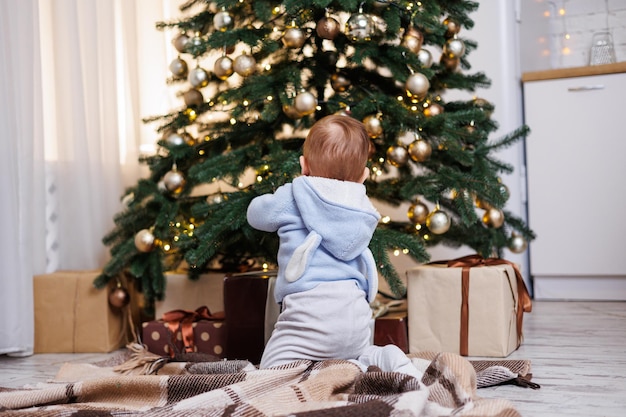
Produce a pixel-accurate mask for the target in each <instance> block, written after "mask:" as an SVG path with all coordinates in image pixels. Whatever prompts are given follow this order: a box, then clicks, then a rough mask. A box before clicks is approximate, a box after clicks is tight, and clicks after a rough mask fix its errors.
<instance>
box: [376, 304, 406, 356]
mask: <svg viewBox="0 0 626 417" xmlns="http://www.w3.org/2000/svg"><path fill="white" fill-rule="evenodd" d="M407 322H408V320H407V312H406V311H397V312H390V313H387V314H385V315H384V316H381V317H377V318H376V321H375V322H374V344H375V345H376V346H385V345H396V346H398V347H399V348H400V349H402V351H403V352H404V353H409V336H408V327H407Z"/></svg>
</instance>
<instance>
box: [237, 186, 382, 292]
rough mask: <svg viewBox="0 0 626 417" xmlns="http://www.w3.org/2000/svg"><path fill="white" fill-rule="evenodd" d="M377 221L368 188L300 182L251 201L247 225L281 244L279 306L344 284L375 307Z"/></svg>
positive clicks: (276, 289) (279, 251) (377, 217)
mask: <svg viewBox="0 0 626 417" xmlns="http://www.w3.org/2000/svg"><path fill="white" fill-rule="evenodd" d="M379 219H380V215H379V214H378V212H377V211H376V209H375V208H374V206H373V205H372V203H371V202H370V200H369V199H368V197H367V195H366V193H365V186H364V185H363V184H361V183H356V182H351V181H339V180H334V179H329V178H322V177H308V176H301V177H298V178H296V179H294V180H293V182H292V183H290V184H285V185H283V186H281V187H279V188H278V189H277V190H276V192H275V193H273V194H264V195H261V196H259V197H256V198H255V199H254V200H252V202H251V203H250V206H249V207H248V223H250V225H251V226H252V227H254V228H255V229H258V230H263V231H266V232H278V236H279V238H280V248H279V250H278V278H277V280H276V287H275V292H274V296H275V298H276V302H279V303H280V302H281V301H282V299H283V297H285V296H286V295H288V294H292V293H295V292H300V291H306V290H310V289H312V288H314V287H316V286H317V285H318V284H320V283H322V282H330V281H340V280H354V281H355V282H356V284H357V285H358V287H359V288H361V289H362V290H363V291H365V294H366V297H367V300H368V302H371V301H373V300H374V297H375V296H376V293H377V291H378V273H377V271H376V263H375V261H374V257H373V256H372V253H371V251H370V250H369V248H368V245H369V243H370V240H371V239H372V234H373V233H374V230H375V229H376V225H377V224H378V220H379Z"/></svg>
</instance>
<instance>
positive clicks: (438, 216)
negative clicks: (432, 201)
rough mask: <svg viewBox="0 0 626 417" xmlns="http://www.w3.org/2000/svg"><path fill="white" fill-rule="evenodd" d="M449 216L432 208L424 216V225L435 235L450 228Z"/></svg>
mask: <svg viewBox="0 0 626 417" xmlns="http://www.w3.org/2000/svg"><path fill="white" fill-rule="evenodd" d="M450 225H451V221H450V217H448V215H447V214H446V213H445V212H444V211H441V210H439V209H435V210H433V211H432V212H431V213H430V214H429V215H428V217H427V218H426V227H428V230H430V231H431V232H432V233H434V234H436V235H442V234H444V233H446V232H447V231H448V230H449V229H450Z"/></svg>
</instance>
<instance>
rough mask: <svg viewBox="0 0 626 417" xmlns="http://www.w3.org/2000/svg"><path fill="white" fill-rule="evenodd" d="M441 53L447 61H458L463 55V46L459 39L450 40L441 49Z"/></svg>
mask: <svg viewBox="0 0 626 417" xmlns="http://www.w3.org/2000/svg"><path fill="white" fill-rule="evenodd" d="M443 53H444V54H445V55H446V57H447V58H448V59H458V58H461V57H462V56H463V55H464V54H465V44H464V43H463V41H462V40H461V39H458V38H452V39H450V40H448V41H447V42H446V44H445V45H444V47H443Z"/></svg>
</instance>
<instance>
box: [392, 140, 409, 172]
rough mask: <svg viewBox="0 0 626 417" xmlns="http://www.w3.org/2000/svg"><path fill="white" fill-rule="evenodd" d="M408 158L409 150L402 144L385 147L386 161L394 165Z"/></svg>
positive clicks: (403, 162)
mask: <svg viewBox="0 0 626 417" xmlns="http://www.w3.org/2000/svg"><path fill="white" fill-rule="evenodd" d="M408 160H409V152H408V151H407V150H406V148H405V147H404V146H399V145H395V146H390V147H389V148H387V162H389V163H390V164H391V165H393V166H395V167H400V166H402V165H404V164H406V163H407V161H408Z"/></svg>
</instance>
